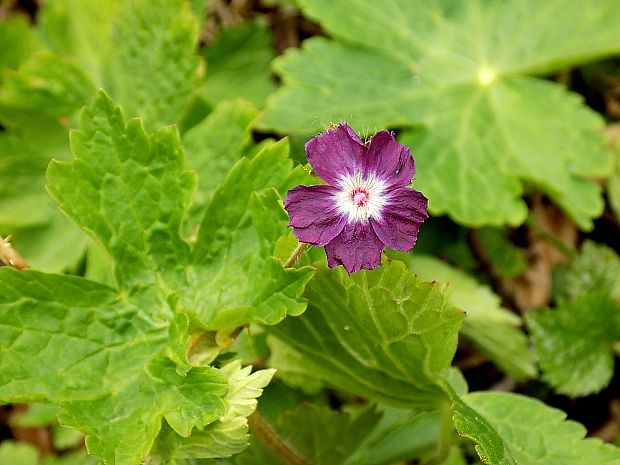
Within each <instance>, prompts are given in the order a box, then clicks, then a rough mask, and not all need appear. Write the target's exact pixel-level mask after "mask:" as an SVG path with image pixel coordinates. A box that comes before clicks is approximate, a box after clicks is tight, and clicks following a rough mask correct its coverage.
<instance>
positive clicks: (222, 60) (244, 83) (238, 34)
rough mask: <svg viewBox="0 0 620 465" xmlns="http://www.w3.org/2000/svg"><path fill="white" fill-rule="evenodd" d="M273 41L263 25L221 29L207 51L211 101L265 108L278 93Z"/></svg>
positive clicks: (255, 23)
mask: <svg viewBox="0 0 620 465" xmlns="http://www.w3.org/2000/svg"><path fill="white" fill-rule="evenodd" d="M272 41H273V38H272V36H271V32H270V30H269V28H268V27H267V25H266V24H265V23H264V22H262V21H247V22H245V23H241V24H240V25H238V26H234V27H231V28H229V29H221V30H220V31H219V34H218V36H217V37H216V39H215V41H213V43H211V44H210V45H209V47H207V48H206V49H205V51H204V56H205V58H206V59H207V76H206V78H205V93H206V95H207V97H208V98H209V100H210V101H212V102H220V101H222V100H226V99H233V98H238V97H242V98H244V99H246V100H248V101H250V102H252V103H254V104H255V105H257V106H262V105H263V104H264V102H265V99H266V98H267V96H268V95H269V94H271V93H272V92H273V91H274V90H275V83H274V81H273V79H272V77H271V71H270V69H269V65H270V63H271V60H272V59H273V57H274V55H275V52H274V50H273V47H272Z"/></svg>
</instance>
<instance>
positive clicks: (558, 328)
mask: <svg viewBox="0 0 620 465" xmlns="http://www.w3.org/2000/svg"><path fill="white" fill-rule="evenodd" d="M526 321H527V325H528V328H529V330H530V333H531V335H532V339H533V341H534V344H535V345H536V352H537V355H538V363H539V365H540V367H541V369H542V371H543V379H544V380H545V381H546V382H548V383H549V384H551V385H552V386H553V387H554V388H555V389H556V390H557V391H558V392H560V393H562V394H567V395H570V396H584V395H588V394H592V393H595V392H598V391H600V390H601V389H602V388H604V387H605V386H606V385H607V384H608V383H609V381H610V380H611V377H612V376H613V367H614V351H613V344H614V343H615V342H617V341H618V340H620V305H618V303H617V302H616V301H615V300H614V299H613V298H611V297H610V296H609V295H608V294H606V293H605V292H604V290H603V291H598V292H597V291H593V292H592V293H590V294H584V295H582V296H581V297H578V298H577V299H575V300H573V301H571V302H567V303H563V304H562V305H560V306H559V307H558V308H556V309H553V310H551V309H548V310H542V311H538V312H530V313H528V314H527V316H526Z"/></svg>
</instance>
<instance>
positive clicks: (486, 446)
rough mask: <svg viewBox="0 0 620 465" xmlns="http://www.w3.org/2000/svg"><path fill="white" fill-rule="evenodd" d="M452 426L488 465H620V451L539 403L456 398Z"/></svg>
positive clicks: (485, 395) (482, 395)
mask: <svg viewBox="0 0 620 465" xmlns="http://www.w3.org/2000/svg"><path fill="white" fill-rule="evenodd" d="M453 411H454V421H455V425H456V428H457V430H458V431H459V433H460V434H462V435H463V436H466V437H468V438H470V439H472V440H473V441H474V442H475V443H476V450H477V452H478V455H480V458H481V459H482V461H483V462H484V463H485V464H487V465H517V464H518V465H548V464H551V463H553V464H554V465H590V464H591V465H617V464H618V463H620V449H619V448H617V447H614V446H612V445H609V444H604V443H603V442H602V441H600V440H599V439H592V438H589V439H584V436H585V434H586V429H585V428H584V427H583V426H582V425H581V424H579V423H576V422H574V421H570V420H565V418H566V414H565V413H564V412H562V411H560V410H557V409H554V408H550V407H548V406H546V405H545V404H543V403H542V402H540V401H539V400H536V399H531V398H528V397H525V396H521V395H518V394H512V393H500V392H479V393H473V394H467V395H466V396H464V397H463V399H458V398H456V399H454V403H453Z"/></svg>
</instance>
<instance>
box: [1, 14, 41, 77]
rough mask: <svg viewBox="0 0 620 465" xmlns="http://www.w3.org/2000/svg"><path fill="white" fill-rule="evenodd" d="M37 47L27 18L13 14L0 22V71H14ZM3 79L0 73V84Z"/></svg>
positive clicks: (37, 44) (36, 41)
mask: <svg viewBox="0 0 620 465" xmlns="http://www.w3.org/2000/svg"><path fill="white" fill-rule="evenodd" d="M38 47H39V43H38V40H37V37H36V36H35V34H34V32H33V30H32V29H31V27H30V23H29V22H28V18H26V16H23V15H19V14H14V15H12V16H10V17H8V18H6V19H3V20H2V21H0V50H2V54H1V55H0V70H4V69H7V68H10V69H16V68H17V67H19V65H21V64H22V63H23V62H24V61H26V59H27V58H28V56H29V55H30V54H31V53H32V52H33V51H34V50H36V49H37V48H38ZM3 80H4V77H3V76H2V74H1V73H0V84H2V83H3Z"/></svg>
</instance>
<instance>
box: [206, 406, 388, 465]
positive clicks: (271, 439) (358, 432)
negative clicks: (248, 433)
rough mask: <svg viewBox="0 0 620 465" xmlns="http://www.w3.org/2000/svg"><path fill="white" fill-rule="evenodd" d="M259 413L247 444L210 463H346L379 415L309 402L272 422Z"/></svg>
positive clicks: (242, 464) (248, 464)
mask: <svg viewBox="0 0 620 465" xmlns="http://www.w3.org/2000/svg"><path fill="white" fill-rule="evenodd" d="M258 415H259V414H255V416H254V417H253V420H252V428H253V429H252V433H253V434H252V440H251V442H250V447H249V448H248V449H247V450H245V451H244V452H242V453H241V454H239V455H236V456H234V457H232V458H231V459H229V460H220V461H214V462H213V463H222V464H230V465H232V464H234V465H254V464H257V463H269V464H273V465H285V464H289V463H299V464H302V463H303V464H313V465H341V464H343V463H345V462H346V463H348V462H347V458H348V457H350V456H351V455H352V454H353V453H354V452H355V450H356V449H357V448H358V447H359V445H360V444H361V443H362V441H363V440H364V439H365V438H366V437H367V436H368V434H369V433H370V432H371V431H372V429H373V427H374V426H375V425H376V424H377V422H378V421H379V418H380V414H378V413H377V412H376V411H375V410H374V409H372V408H365V409H363V411H361V412H356V413H355V414H351V413H350V412H337V411H333V410H330V409H329V408H327V407H325V406H316V405H313V404H310V403H303V404H300V405H299V406H298V407H297V408H296V409H295V410H292V411H286V412H283V413H282V414H281V415H280V416H279V417H278V418H277V420H276V421H275V422H274V423H269V422H268V421H267V420H266V418H265V417H263V416H260V417H258Z"/></svg>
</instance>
